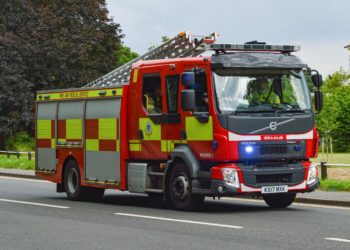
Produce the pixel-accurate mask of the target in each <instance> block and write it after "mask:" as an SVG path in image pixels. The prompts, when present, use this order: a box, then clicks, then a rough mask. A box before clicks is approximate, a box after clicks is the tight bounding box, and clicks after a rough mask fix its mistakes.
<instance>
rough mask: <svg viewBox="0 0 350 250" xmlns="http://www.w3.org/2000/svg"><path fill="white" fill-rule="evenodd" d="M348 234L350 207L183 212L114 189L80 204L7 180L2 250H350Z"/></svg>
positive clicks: (250, 204) (47, 187)
mask: <svg viewBox="0 0 350 250" xmlns="http://www.w3.org/2000/svg"><path fill="white" fill-rule="evenodd" d="M25 173H27V172H25ZM349 228H350V207H339V206H326V205H315V204H305V203H294V204H292V205H291V206H290V207H288V208H286V209H270V208H269V207H268V206H267V205H266V204H265V203H264V202H263V201H261V200H248V199H221V200H217V199H216V200H212V199H206V202H205V203H204V205H203V207H202V208H201V210H200V211H195V212H180V211H175V210H172V209H168V208H167V207H165V206H164V205H162V203H161V202H159V201H156V200H152V199H149V198H148V197H147V196H146V195H138V194H130V193H128V192H120V191H115V190H107V191H106V194H105V196H104V198H103V200H102V201H101V202H74V201H70V200H68V199H67V197H66V195H65V194H64V193H56V190H55V184H54V183H50V182H46V181H41V180H36V179H28V178H16V177H9V176H0V246H1V247H0V249H1V250H7V249H11V250H13V249H26V250H32V249H33V250H34V249H66V250H70V249H74V250H80V249H82V250H86V249H152V250H156V249H167V250H170V249H259V250H261V249H291V250H292V249H293V250H294V249H330V250H334V249H337V250H338V249H344V250H345V249H347V250H348V249H350V235H349Z"/></svg>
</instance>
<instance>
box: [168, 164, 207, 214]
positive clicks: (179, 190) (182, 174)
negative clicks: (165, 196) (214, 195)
mask: <svg viewBox="0 0 350 250" xmlns="http://www.w3.org/2000/svg"><path fill="white" fill-rule="evenodd" d="M168 185H169V189H168V190H169V197H170V202H171V205H172V206H173V207H174V208H175V209H178V210H191V209H194V208H199V207H200V206H201V205H202V204H203V202H204V196H202V195H194V194H192V187H191V179H190V175H189V172H188V169H187V166H186V165H185V164H184V163H182V162H181V163H177V164H176V165H175V166H174V167H173V169H172V170H171V173H170V178H169V184H168Z"/></svg>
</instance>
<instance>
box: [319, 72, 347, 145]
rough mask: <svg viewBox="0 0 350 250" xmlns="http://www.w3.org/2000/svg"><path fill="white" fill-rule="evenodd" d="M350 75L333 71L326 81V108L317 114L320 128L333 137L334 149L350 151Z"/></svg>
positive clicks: (322, 131)
mask: <svg viewBox="0 0 350 250" xmlns="http://www.w3.org/2000/svg"><path fill="white" fill-rule="evenodd" d="M349 80H350V75H349V74H348V73H346V72H344V71H343V70H339V71H337V72H335V73H333V74H332V75H331V76H330V77H328V78H327V79H326V81H325V84H324V86H323V87H322V90H323V92H324V108H323V110H322V111H321V113H320V114H319V115H318V116H317V123H318V129H319V130H320V132H321V134H323V135H325V134H326V132H327V131H329V133H330V135H331V136H332V137H333V142H334V150H335V151H337V152H350V144H349V140H350V119H349V115H350V85H349V84H348V83H347V82H349Z"/></svg>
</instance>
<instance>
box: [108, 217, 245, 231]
mask: <svg viewBox="0 0 350 250" xmlns="http://www.w3.org/2000/svg"><path fill="white" fill-rule="evenodd" d="M114 214H115V215H120V216H129V217H137V218H143V219H152V220H162V221H171V222H181V223H189V224H197V225H205V226H212V227H225V228H235V229H242V228H243V227H241V226H234V225H226V224H217V223H209V222H202V221H193V220H180V219H170V218H164V217H155V216H147V215H139V214H126V213H114Z"/></svg>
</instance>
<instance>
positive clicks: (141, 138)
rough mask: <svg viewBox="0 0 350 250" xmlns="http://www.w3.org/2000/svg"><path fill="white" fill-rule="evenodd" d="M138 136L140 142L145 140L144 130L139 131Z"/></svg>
mask: <svg viewBox="0 0 350 250" xmlns="http://www.w3.org/2000/svg"><path fill="white" fill-rule="evenodd" d="M137 136H138V138H139V139H140V140H143V131H142V129H139V131H138V132H137Z"/></svg>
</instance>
